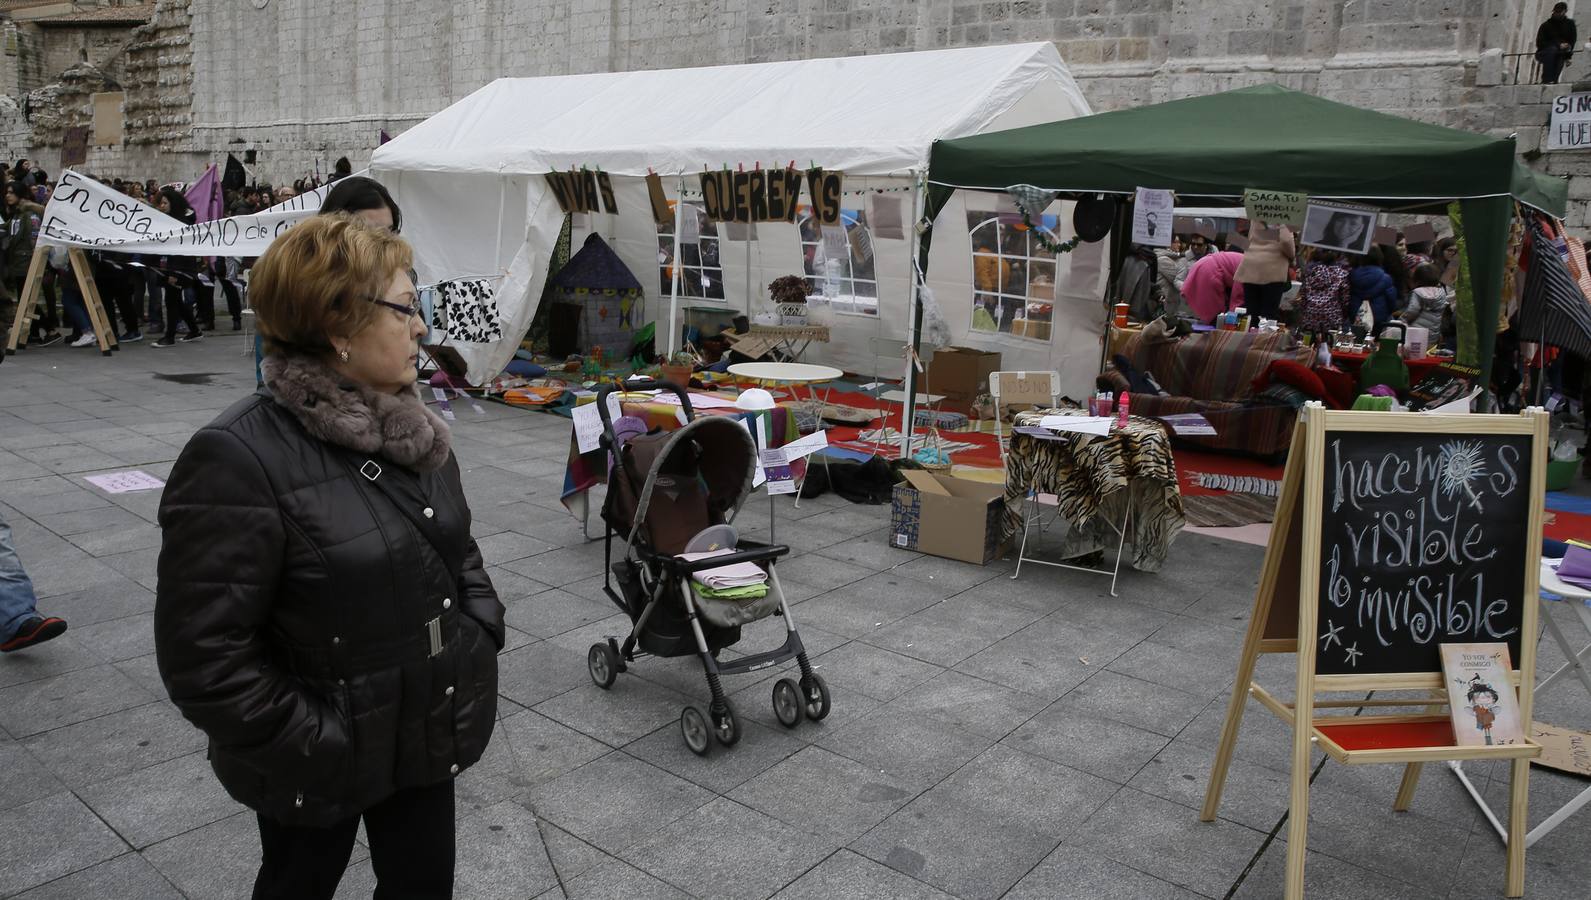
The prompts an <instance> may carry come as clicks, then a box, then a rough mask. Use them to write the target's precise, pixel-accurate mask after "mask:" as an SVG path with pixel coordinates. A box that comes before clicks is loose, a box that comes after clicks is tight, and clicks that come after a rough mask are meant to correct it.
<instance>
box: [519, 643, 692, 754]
mask: <svg viewBox="0 0 1591 900" xmlns="http://www.w3.org/2000/svg"><path fill="white" fill-rule="evenodd" d="M582 662H584V661H583V660H582ZM702 693H703V694H705V693H706V691H705V690H704V691H703V692H702ZM693 700H694V701H695V702H698V703H705V702H706V697H705V696H703V697H698V698H691V697H687V696H685V695H683V694H681V693H679V692H678V691H672V690H669V689H668V688H665V687H661V686H659V685H656V684H653V683H651V682H649V681H644V680H642V679H640V678H621V679H619V680H618V681H616V682H614V684H613V687H612V688H611V689H609V690H603V689H602V688H599V687H597V686H596V685H595V684H593V683H591V680H590V679H589V678H587V679H586V683H585V684H584V685H581V686H579V687H576V688H574V689H573V690H570V691H567V692H565V693H563V694H559V695H558V696H556V697H553V698H551V699H549V700H545V701H543V702H541V703H538V704H536V706H535V707H534V709H535V710H536V712H539V713H541V714H542V715H544V716H546V717H547V718H549V719H552V720H553V721H555V722H558V723H560V724H562V725H565V726H567V727H569V728H573V729H574V730H575V731H578V732H580V733H581V734H585V735H589V736H591V737H594V738H596V739H597V740H599V741H602V742H603V743H605V744H608V745H609V746H613V747H619V746H623V745H624V744H628V743H630V742H631V741H634V740H638V739H639V738H642V737H644V736H646V735H648V734H650V733H652V732H653V731H656V730H657V729H658V728H661V727H663V725H665V724H666V723H668V722H673V721H676V720H678V719H679V716H680V711H681V710H682V709H684V708H685V706H686V704H688V703H691V702H693Z"/></svg>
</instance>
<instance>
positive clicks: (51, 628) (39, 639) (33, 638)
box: [0, 616, 66, 653]
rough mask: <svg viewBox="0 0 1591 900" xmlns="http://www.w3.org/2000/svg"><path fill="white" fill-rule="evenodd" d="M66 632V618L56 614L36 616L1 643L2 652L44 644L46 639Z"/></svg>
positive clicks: (0, 651) (0, 649) (0, 650)
mask: <svg viewBox="0 0 1591 900" xmlns="http://www.w3.org/2000/svg"><path fill="white" fill-rule="evenodd" d="M65 632H66V620H65V619H57V618H55V617H54V616H51V617H50V618H48V619H46V618H44V617H43V616H34V617H33V618H31V619H29V620H27V621H26V622H23V623H22V627H21V628H18V629H17V633H16V635H15V636H14V637H12V638H11V640H9V641H6V642H5V643H4V644H0V653H10V652H12V651H14V650H21V649H23V648H26V647H32V646H33V645H35V644H42V643H44V642H45V641H48V640H52V639H54V638H58V637H60V636H61V635H62V634H64V633H65Z"/></svg>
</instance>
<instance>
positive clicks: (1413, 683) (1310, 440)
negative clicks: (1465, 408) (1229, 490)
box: [1199, 403, 1548, 900]
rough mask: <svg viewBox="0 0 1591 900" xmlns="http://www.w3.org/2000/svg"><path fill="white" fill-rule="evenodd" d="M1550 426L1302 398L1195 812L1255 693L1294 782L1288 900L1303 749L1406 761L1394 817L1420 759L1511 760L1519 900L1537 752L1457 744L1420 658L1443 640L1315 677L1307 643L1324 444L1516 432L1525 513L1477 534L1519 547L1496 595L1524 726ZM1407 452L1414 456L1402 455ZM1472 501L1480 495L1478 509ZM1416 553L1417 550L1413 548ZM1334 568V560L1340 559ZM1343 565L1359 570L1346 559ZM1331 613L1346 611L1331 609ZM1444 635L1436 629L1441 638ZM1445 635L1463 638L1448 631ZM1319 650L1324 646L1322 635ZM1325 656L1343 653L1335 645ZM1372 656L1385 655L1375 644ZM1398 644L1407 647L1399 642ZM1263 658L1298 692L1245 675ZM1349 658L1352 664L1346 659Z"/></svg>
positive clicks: (1299, 851)
mask: <svg viewBox="0 0 1591 900" xmlns="http://www.w3.org/2000/svg"><path fill="white" fill-rule="evenodd" d="M1547 420H1548V417H1547V415H1546V414H1545V413H1544V412H1542V411H1541V410H1539V409H1531V410H1527V411H1526V412H1524V413H1523V414H1521V415H1519V416H1480V415H1473V416H1471V415H1457V416H1424V415H1419V414H1415V413H1406V414H1399V413H1382V412H1338V411H1328V410H1326V409H1324V408H1323V407H1321V405H1320V404H1319V403H1310V404H1308V405H1306V407H1305V409H1304V411H1303V413H1302V415H1301V416H1300V419H1299V422H1298V425H1297V426H1296V427H1295V429H1294V431H1293V443H1292V450H1291V453H1290V454H1289V456H1288V461H1287V472H1286V475H1285V476H1284V478H1283V482H1282V490H1281V496H1280V499H1279V501H1278V503H1277V510H1276V524H1275V526H1274V527H1273V529H1272V531H1271V537H1270V543H1269V545H1268V546H1267V548H1266V553H1265V567H1264V569H1263V571H1262V573H1261V576H1260V583H1259V590H1258V593H1257V595H1256V597H1255V601H1254V613H1253V616H1252V617H1251V618H1250V620H1249V627H1248V633H1247V636H1246V637H1245V638H1244V641H1243V653H1242V656H1241V658H1240V660H1239V662H1238V669H1237V680H1236V683H1235V684H1234V685H1233V689H1232V699H1231V702H1230V703H1229V704H1228V706H1227V714H1226V724H1225V726H1224V727H1223V728H1222V731H1221V740H1220V745H1219V748H1218V749H1217V751H1216V756H1215V762H1214V764H1213V765H1212V766H1211V769H1210V782H1209V785H1208V788H1207V791H1206V793H1205V798H1204V808H1203V810H1202V811H1201V812H1200V814H1199V818H1200V820H1201V821H1204V822H1210V821H1214V819H1215V816H1216V811H1217V809H1218V807H1219V806H1220V803H1221V792H1222V790H1223V788H1224V787H1225V785H1226V776H1227V771H1228V768H1229V767H1230V765H1231V762H1232V753H1233V750H1234V749H1235V745H1236V743H1237V733H1238V728H1239V726H1240V725H1241V724H1242V721H1243V711H1244V708H1245V706H1246V704H1247V701H1248V698H1249V697H1253V698H1254V699H1255V700H1258V701H1259V702H1260V704H1261V705H1263V706H1264V707H1265V708H1266V709H1269V710H1270V711H1271V712H1272V713H1274V714H1275V715H1276V716H1277V717H1278V718H1280V719H1281V720H1282V721H1283V722H1285V723H1287V724H1288V725H1289V726H1291V727H1292V730H1293V742H1292V788H1291V799H1290V804H1289V815H1288V832H1287V887H1286V895H1285V896H1286V897H1287V900H1300V898H1302V897H1303V895H1304V859H1305V852H1306V838H1307V836H1308V828H1309V769H1310V765H1309V764H1310V751H1311V750H1312V749H1314V748H1317V747H1318V748H1319V749H1320V750H1322V751H1324V752H1325V753H1326V754H1327V755H1328V756H1329V757H1331V758H1332V759H1335V760H1336V761H1338V762H1340V763H1344V764H1347V765H1363V764H1371V763H1403V764H1404V766H1405V768H1404V773H1403V781H1402V784H1401V785H1400V787H1399V788H1398V793H1397V797H1396V798H1395V800H1394V802H1393V807H1392V808H1393V809H1394V810H1396V811H1399V812H1403V811H1406V810H1407V809H1408V808H1409V804H1410V802H1411V801H1412V800H1413V799H1414V790H1415V787H1416V785H1417V783H1418V781H1419V777H1420V769H1421V767H1422V766H1423V764H1424V763H1426V762H1431V761H1441V760H1463V759H1508V760H1511V761H1512V766H1511V769H1512V771H1511V779H1510V786H1511V794H1510V799H1511V804H1510V810H1509V822H1510V825H1509V832H1508V863H1507V872H1506V878H1507V896H1509V897H1520V896H1523V895H1524V890H1525V832H1526V816H1525V810H1526V793H1527V788H1528V784H1529V777H1530V758H1531V757H1534V756H1537V755H1539V754H1540V753H1541V747H1540V746H1538V745H1536V744H1533V743H1530V742H1528V740H1527V741H1525V742H1523V743H1520V744H1514V745H1506V746H1488V747H1460V746H1457V741H1456V738H1455V737H1454V732H1453V726H1452V723H1451V721H1450V719H1449V717H1448V715H1447V714H1446V713H1445V712H1444V711H1443V707H1445V706H1446V703H1447V693H1446V690H1445V688H1444V685H1443V683H1442V669H1441V664H1440V661H1439V657H1438V661H1437V662H1436V663H1435V664H1434V666H1433V665H1431V664H1430V663H1429V660H1428V659H1427V658H1426V654H1427V653H1429V654H1437V651H1436V644H1437V643H1441V642H1442V641H1440V640H1437V641H1434V642H1432V643H1430V644H1428V645H1423V646H1415V645H1414V644H1413V643H1410V645H1409V647H1408V649H1407V652H1406V653H1405V654H1404V659H1405V660H1406V661H1412V660H1415V659H1416V658H1418V660H1419V665H1417V666H1414V667H1413V668H1415V670H1413V671H1410V670H1407V668H1406V669H1405V670H1403V671H1390V670H1388V671H1380V672H1370V671H1365V672H1364V673H1363V674H1340V673H1339V674H1318V673H1317V668H1319V667H1320V666H1321V665H1322V660H1321V659H1320V657H1319V656H1318V655H1317V645H1319V644H1321V643H1322V640H1320V639H1317V638H1316V637H1315V636H1316V635H1319V634H1320V628H1319V626H1320V623H1319V614H1320V611H1321V605H1322V602H1325V603H1333V602H1335V601H1333V600H1331V599H1329V598H1328V599H1325V600H1324V601H1323V599H1322V597H1321V584H1322V580H1323V577H1322V575H1323V573H1322V568H1321V566H1322V559H1321V557H1322V545H1323V544H1325V543H1327V542H1329V541H1333V540H1337V538H1336V537H1334V535H1328V534H1327V533H1326V530H1325V529H1324V528H1323V504H1324V503H1325V494H1326V487H1327V482H1328V480H1329V478H1330V477H1331V476H1332V475H1333V474H1337V476H1338V477H1339V478H1340V477H1341V474H1340V472H1334V470H1332V469H1328V467H1327V454H1326V445H1327V442H1328V439H1329V437H1330V436H1337V435H1345V434H1348V433H1381V434H1383V435H1387V436H1389V437H1390V436H1395V435H1404V436H1405V437H1407V438H1408V443H1409V444H1410V445H1415V444H1418V445H1420V446H1428V445H1430V444H1431V442H1432V441H1433V439H1435V438H1441V437H1444V436H1449V435H1451V440H1462V439H1463V438H1472V439H1473V438H1476V437H1483V436H1490V435H1512V436H1526V437H1528V439H1529V444H1528V447H1529V452H1528V457H1526V458H1522V459H1520V460H1519V469H1520V472H1519V473H1518V477H1519V481H1520V487H1522V488H1524V489H1525V490H1528V492H1529V493H1528V494H1527V495H1524V496H1525V497H1528V500H1527V501H1526V502H1525V503H1524V504H1521V503H1519V502H1518V498H1516V499H1515V500H1514V501H1511V502H1512V503H1513V504H1514V505H1515V506H1520V505H1523V506H1525V510H1526V511H1525V514H1524V515H1521V516H1518V517H1515V518H1512V519H1511V520H1509V521H1508V530H1507V533H1506V534H1505V533H1504V532H1503V531H1502V530H1498V531H1495V532H1494V533H1492V534H1489V535H1487V537H1489V538H1491V540H1492V541H1496V542H1498V543H1499V544H1501V543H1507V542H1520V541H1522V542H1523V548H1522V549H1523V565H1522V571H1517V572H1516V571H1515V570H1514V569H1513V567H1512V566H1509V567H1508V568H1507V569H1506V574H1507V580H1506V581H1505V582H1504V583H1503V584H1504V586H1503V590H1504V591H1506V593H1507V596H1508V597H1510V598H1511V599H1512V600H1513V602H1514V604H1515V606H1516V607H1517V609H1516V610H1515V613H1516V614H1517V620H1518V623H1519V624H1518V631H1517V635H1518V637H1519V648H1518V652H1517V654H1515V656H1514V659H1515V660H1516V661H1517V665H1518V668H1517V669H1515V670H1514V671H1513V673H1512V678H1513V681H1514V684H1515V686H1516V688H1517V689H1518V691H1519V706H1520V712H1521V716H1522V718H1523V721H1525V722H1530V721H1531V703H1532V699H1533V697H1532V691H1533V685H1534V674H1535V664H1536V636H1537V632H1536V612H1537V606H1538V604H1537V602H1536V596H1537V582H1538V579H1539V565H1540V556H1541V528H1542V515H1543V514H1542V509H1543V503H1544V486H1545V477H1546V476H1545V470H1546V447H1547ZM1411 449H1412V448H1411ZM1408 458H1410V459H1414V458H1415V457H1414V456H1413V455H1412V453H1411V454H1410V455H1409V457H1408ZM1482 492H1483V493H1484V488H1482ZM1472 496H1473V495H1472ZM1499 496H1500V495H1499ZM1479 502H1480V501H1479V500H1476V503H1477V504H1479ZM1498 502H1499V503H1501V501H1498ZM1339 503H1340V500H1339ZM1521 528H1522V529H1523V530H1522V531H1521ZM1422 543H1423V538H1422ZM1510 549H1511V552H1512V557H1513V558H1517V557H1518V556H1519V554H1520V550H1521V548H1520V546H1519V545H1518V544H1517V543H1516V544H1515V545H1514V546H1513V547H1511V548H1510ZM1420 552H1421V553H1424V552H1425V551H1424V550H1423V549H1422V550H1421V551H1420ZM1377 559H1380V557H1377ZM1357 560H1358V551H1357V550H1356V551H1355V552H1354V562H1355V563H1357ZM1422 560H1423V557H1422ZM1338 563H1339V565H1341V564H1342V562H1341V558H1340V557H1339V559H1338ZM1438 567H1439V566H1438ZM1372 568H1373V567H1366V568H1365V569H1364V570H1363V571H1366V572H1368V571H1371V570H1372ZM1432 568H1433V566H1430V565H1424V566H1422V567H1421V569H1420V571H1421V572H1427V571H1429V570H1431V569H1432ZM1343 571H1349V572H1352V574H1354V575H1359V574H1361V572H1359V571H1354V570H1352V569H1347V568H1346V567H1345V568H1344V569H1343ZM1516 575H1517V577H1518V578H1519V581H1518V584H1519V589H1518V593H1517V595H1516V594H1515V593H1514V592H1513V591H1511V590H1508V588H1507V585H1511V584H1513V581H1512V578H1513V577H1514V576H1516ZM1454 593H1455V594H1456V593H1457V591H1456V590H1455V591H1454ZM1477 593H1478V592H1477ZM1346 599H1347V598H1345V600H1346ZM1295 601H1296V602H1295ZM1336 608H1337V609H1338V610H1341V609H1343V608H1344V607H1343V605H1342V604H1338V605H1337V606H1336ZM1337 617H1338V618H1344V617H1349V618H1351V616H1344V615H1343V614H1342V613H1340V612H1339V613H1337ZM1329 621H1330V620H1328V622H1329ZM1488 621H1490V619H1489V617H1488ZM1508 621H1509V622H1510V623H1512V622H1513V621H1515V620H1514V619H1512V618H1510V619H1508ZM1411 634H1412V630H1411ZM1300 635H1308V636H1310V639H1308V640H1302V641H1300V640H1299V636H1300ZM1441 636H1443V637H1445V636H1446V632H1444V633H1443V635H1441ZM1323 637H1324V636H1323ZM1450 639H1452V640H1460V638H1458V637H1452V638H1450ZM1492 639H1494V640H1495V639H1496V638H1492ZM1483 640H1484V638H1483ZM1339 643H1341V642H1340V641H1339ZM1326 646H1328V647H1329V646H1330V643H1329V641H1327V643H1326ZM1343 646H1346V645H1343ZM1334 652H1340V648H1338V650H1337V651H1334ZM1378 652H1381V651H1380V648H1378ZM1396 652H1398V653H1403V652H1404V651H1402V650H1401V649H1400V650H1397V651H1396ZM1261 653H1295V654H1297V666H1298V669H1297V691H1296V694H1295V700H1294V702H1293V703H1287V702H1285V701H1283V700H1281V699H1278V698H1277V697H1275V696H1274V695H1272V694H1271V693H1270V692H1268V691H1267V690H1266V689H1265V688H1263V687H1261V686H1260V685H1259V684H1258V683H1256V682H1255V681H1254V669H1255V665H1256V663H1257V661H1258V659H1259V655H1260V654H1261ZM1349 658H1351V659H1355V660H1357V657H1352V656H1351V654H1350V657H1349ZM1333 660H1335V656H1334V657H1333ZM1324 664H1325V665H1326V666H1327V667H1328V668H1331V667H1333V664H1332V662H1329V661H1328V662H1326V663H1324ZM1338 665H1340V663H1338ZM1420 689H1426V690H1430V691H1432V692H1433V694H1432V696H1431V698H1430V699H1427V700H1423V701H1422V700H1411V699H1401V698H1394V699H1385V698H1382V699H1376V698H1372V699H1318V700H1317V698H1316V696H1315V695H1316V693H1319V692H1340V691H1356V692H1357V691H1366V690H1370V691H1375V690H1402V691H1408V690H1420ZM1400 706H1401V707H1418V706H1424V707H1425V708H1424V709H1422V710H1419V711H1414V712H1406V713H1394V714H1388V715H1369V716H1358V715H1351V716H1344V715H1329V716H1322V717H1317V716H1316V715H1315V710H1316V709H1330V710H1349V709H1358V708H1360V707H1400Z"/></svg>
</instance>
